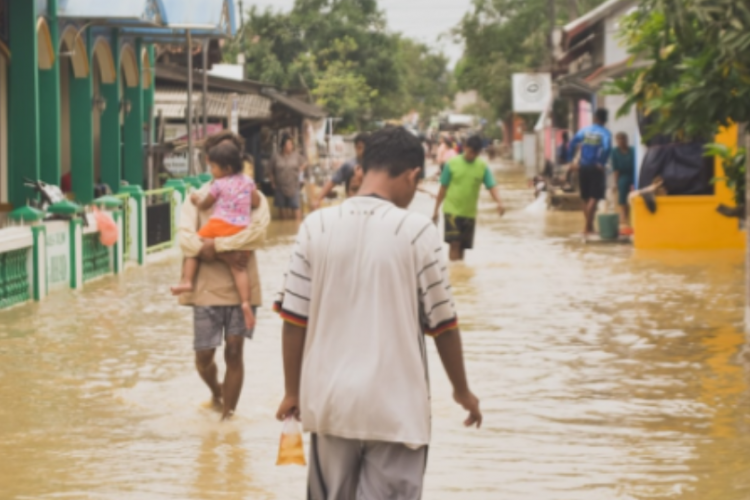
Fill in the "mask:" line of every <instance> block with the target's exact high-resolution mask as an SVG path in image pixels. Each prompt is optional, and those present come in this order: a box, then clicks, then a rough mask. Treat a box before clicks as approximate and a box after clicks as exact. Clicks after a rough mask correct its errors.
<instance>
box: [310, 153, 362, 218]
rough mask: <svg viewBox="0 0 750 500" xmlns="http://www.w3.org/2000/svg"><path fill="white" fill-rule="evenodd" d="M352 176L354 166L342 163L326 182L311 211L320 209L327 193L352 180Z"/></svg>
mask: <svg viewBox="0 0 750 500" xmlns="http://www.w3.org/2000/svg"><path fill="white" fill-rule="evenodd" d="M352 175H354V166H352V165H350V163H349V162H346V163H344V164H343V165H341V166H340V167H339V168H338V169H337V170H336V171H335V172H334V173H333V175H332V176H331V178H330V179H329V180H328V181H326V183H325V185H324V186H323V189H322V190H321V191H320V195H319V196H318V199H317V200H316V201H315V202H314V203H313V205H312V209H313V210H317V209H318V208H320V205H321V204H322V203H323V200H325V198H326V196H328V193H330V192H331V191H333V188H334V187H336V186H340V185H341V184H344V183H345V182H346V181H348V180H349V179H351V178H352Z"/></svg>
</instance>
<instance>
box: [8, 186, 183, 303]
mask: <svg viewBox="0 0 750 500" xmlns="http://www.w3.org/2000/svg"><path fill="white" fill-rule="evenodd" d="M189 189H190V188H189V187H188V186H186V185H185V184H184V183H183V182H182V181H169V183H168V184H167V186H166V187H165V188H163V189H156V190H152V191H143V190H142V189H141V188H140V187H137V186H135V187H133V186H126V187H124V188H123V189H122V190H121V192H120V193H119V194H117V195H115V197H116V198H119V199H120V200H121V201H122V206H120V207H119V208H117V207H116V205H118V204H117V202H116V201H115V202H114V204H113V205H115V206H114V207H110V208H113V210H112V211H110V214H111V215H112V217H113V218H114V220H115V222H116V223H117V225H118V227H119V230H120V234H119V239H118V241H117V243H116V244H115V245H114V246H113V247H105V246H104V245H102V244H101V242H100V239H99V237H100V235H99V230H98V228H97V226H96V220H95V218H94V217H92V216H91V215H89V216H88V217H87V220H88V224H87V225H85V226H84V224H83V220H82V219H80V218H74V219H72V220H69V221H68V220H57V221H37V222H34V223H32V224H31V225H26V226H18V227H10V228H6V229H0V309H3V308H7V307H11V306H14V305H17V304H21V303H24V302H27V301H29V300H32V299H34V300H41V299H42V298H44V297H45V296H46V295H47V294H48V293H50V292H53V291H57V290H62V289H68V288H72V289H81V288H83V286H84V284H85V283H88V282H90V281H92V280H95V279H97V278H101V277H103V276H108V275H112V274H119V273H121V272H122V270H123V269H124V268H125V265H126V263H127V262H135V263H137V264H139V265H142V264H144V263H145V260H146V255H147V254H153V253H157V252H160V251H163V250H167V249H170V248H173V247H174V246H175V244H176V240H177V227H178V226H179V218H180V208H181V206H182V203H184V201H185V199H186V198H187V194H188V190H189ZM109 201H111V200H109ZM115 208H117V209H115Z"/></svg>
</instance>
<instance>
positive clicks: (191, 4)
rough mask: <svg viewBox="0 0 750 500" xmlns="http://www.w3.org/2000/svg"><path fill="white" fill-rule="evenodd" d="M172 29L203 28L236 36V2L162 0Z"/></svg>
mask: <svg viewBox="0 0 750 500" xmlns="http://www.w3.org/2000/svg"><path fill="white" fill-rule="evenodd" d="M162 1H163V3H164V8H165V9H166V11H167V25H168V26H171V27H184V26H191V27H196V28H197V27H201V28H202V29H208V30H215V31H217V32H221V33H224V34H234V33H235V32H236V30H237V26H236V22H235V11H234V0H162Z"/></svg>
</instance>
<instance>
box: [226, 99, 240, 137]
mask: <svg viewBox="0 0 750 500" xmlns="http://www.w3.org/2000/svg"><path fill="white" fill-rule="evenodd" d="M228 102H229V110H228V111H229V117H228V121H229V124H228V127H229V130H231V131H232V132H234V133H235V134H239V133H240V99H239V97H238V96H237V94H230V95H229V99H228Z"/></svg>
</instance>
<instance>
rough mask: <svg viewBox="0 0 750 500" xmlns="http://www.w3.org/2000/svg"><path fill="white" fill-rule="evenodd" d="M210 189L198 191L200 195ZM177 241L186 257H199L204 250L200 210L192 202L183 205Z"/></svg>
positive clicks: (186, 201)
mask: <svg viewBox="0 0 750 500" xmlns="http://www.w3.org/2000/svg"><path fill="white" fill-rule="evenodd" d="M207 190H208V188H203V189H201V190H199V191H198V193H199V194H201V193H205V192H207ZM177 241H178V242H179V244H180V250H182V254H183V255H184V256H185V257H188V258H191V257H198V255H199V254H200V253H201V249H202V248H203V241H202V240H201V238H200V236H198V208H197V207H196V206H195V205H193V204H192V203H191V202H190V200H185V202H184V203H183V204H182V212H181V214H180V225H179V226H178V227H177Z"/></svg>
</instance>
